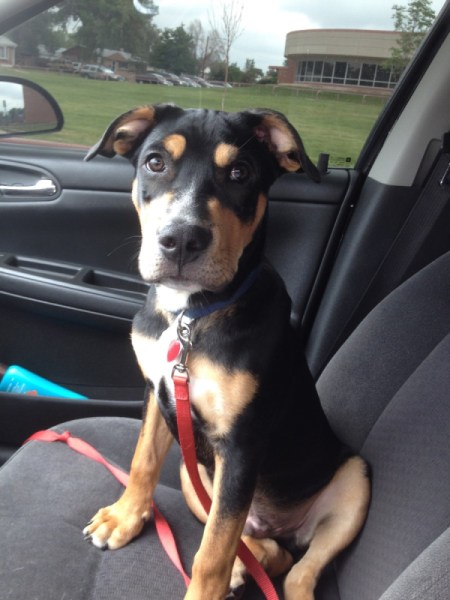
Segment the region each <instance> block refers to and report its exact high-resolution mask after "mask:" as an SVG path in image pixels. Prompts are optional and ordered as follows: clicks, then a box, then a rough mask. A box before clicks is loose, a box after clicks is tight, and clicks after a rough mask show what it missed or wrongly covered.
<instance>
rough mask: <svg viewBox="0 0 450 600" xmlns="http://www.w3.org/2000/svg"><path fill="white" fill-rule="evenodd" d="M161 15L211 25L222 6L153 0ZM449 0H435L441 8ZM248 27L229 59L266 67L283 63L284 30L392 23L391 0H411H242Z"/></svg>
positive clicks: (174, 21)
mask: <svg viewBox="0 0 450 600" xmlns="http://www.w3.org/2000/svg"><path fill="white" fill-rule="evenodd" d="M154 1H155V4H156V5H158V6H159V15H158V16H157V17H155V19H154V23H155V24H156V25H157V26H158V27H161V28H164V27H170V28H172V27H177V26H178V25H180V24H181V23H183V24H184V25H185V26H187V25H189V24H190V23H191V22H192V21H193V20H194V19H199V20H200V21H201V22H202V24H203V27H204V29H205V30H208V29H209V28H210V27H209V22H210V15H212V14H213V13H214V11H216V13H218V12H219V6H220V2H219V1H214V0H188V2H186V0H154ZM444 3H445V0H432V2H431V4H432V7H433V9H434V11H435V12H436V13H437V12H438V11H439V10H440V8H441V7H442V6H443V4H444ZM243 4H244V13H243V19H242V25H243V28H244V31H243V33H242V35H241V36H240V37H239V38H238V39H237V40H236V42H235V43H234V45H233V47H232V49H231V62H237V63H238V65H239V66H240V67H243V66H244V64H245V59H246V58H252V59H254V60H255V62H256V66H257V67H259V68H261V69H263V70H266V69H267V67H268V66H269V65H282V64H283V60H284V43H285V39H286V33H287V32H289V31H295V30H297V29H317V28H328V27H330V28H349V29H392V28H393V21H392V5H393V4H404V5H406V4H407V0H359V2H355V0H339V1H336V0H270V2H264V0H243Z"/></svg>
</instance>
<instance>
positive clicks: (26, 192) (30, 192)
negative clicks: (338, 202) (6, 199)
mask: <svg viewBox="0 0 450 600" xmlns="http://www.w3.org/2000/svg"><path fill="white" fill-rule="evenodd" d="M57 191H58V188H57V187H56V184H55V182H54V181H52V180H51V179H38V181H36V183H33V185H21V184H20V183H15V184H13V185H5V184H2V183H0V195H2V196H54V195H55V194H56V192H57Z"/></svg>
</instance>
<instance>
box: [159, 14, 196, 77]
mask: <svg viewBox="0 0 450 600" xmlns="http://www.w3.org/2000/svg"><path fill="white" fill-rule="evenodd" d="M151 63H152V65H153V66H154V67H159V68H161V69H167V70H168V71H172V72H173V73H176V74H177V75H179V74H180V73H193V72H194V71H196V64H197V60H196V57H195V44H194V41H193V39H192V36H191V35H189V33H188V32H187V31H186V30H185V29H184V26H183V25H180V26H179V27H176V28H175V29H167V28H166V29H164V31H162V32H160V34H159V38H158V40H157V41H156V42H155V44H154V46H153V51H152V53H151Z"/></svg>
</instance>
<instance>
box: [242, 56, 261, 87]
mask: <svg viewBox="0 0 450 600" xmlns="http://www.w3.org/2000/svg"><path fill="white" fill-rule="evenodd" d="M262 76H263V72H262V70H261V69H258V68H257V67H256V66H255V61H254V60H253V58H247V59H246V61H245V67H244V71H243V73H242V77H241V81H242V83H256V82H257V81H258V80H259V79H260V78H261V77H262Z"/></svg>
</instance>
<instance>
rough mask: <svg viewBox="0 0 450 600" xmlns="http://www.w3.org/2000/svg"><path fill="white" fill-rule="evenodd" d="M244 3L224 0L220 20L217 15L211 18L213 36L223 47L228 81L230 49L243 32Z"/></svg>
mask: <svg viewBox="0 0 450 600" xmlns="http://www.w3.org/2000/svg"><path fill="white" fill-rule="evenodd" d="M243 10H244V5H243V4H240V3H239V0H226V1H225V0H224V1H223V2H222V5H221V9H220V22H219V18H218V17H217V16H216V15H213V16H212V17H211V18H210V21H211V26H212V33H211V38H212V39H213V40H214V42H215V43H217V45H218V46H219V47H220V48H221V50H222V54H223V59H224V63H225V74H224V77H225V79H224V81H225V83H227V82H228V71H229V64H230V50H231V46H232V45H233V44H234V42H235V41H236V39H237V38H238V37H239V36H240V35H241V34H242V32H243V31H244V30H243V27H242V25H241V22H242V14H243Z"/></svg>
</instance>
